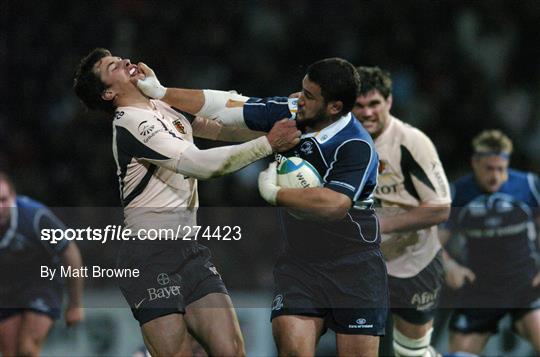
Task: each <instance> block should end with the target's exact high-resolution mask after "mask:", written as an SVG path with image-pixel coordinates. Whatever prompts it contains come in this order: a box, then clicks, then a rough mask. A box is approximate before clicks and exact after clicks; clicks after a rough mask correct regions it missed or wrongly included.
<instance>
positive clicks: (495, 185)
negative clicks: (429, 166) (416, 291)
mask: <svg viewBox="0 0 540 357" xmlns="http://www.w3.org/2000/svg"><path fill="white" fill-rule="evenodd" d="M472 146H473V155H472V159H471V166H472V171H473V173H472V174H469V175H467V176H464V177H461V178H460V179H458V180H457V181H456V182H455V184H454V185H453V188H454V190H453V192H452V193H453V203H452V206H453V209H452V214H451V218H450V220H449V221H448V223H447V225H446V228H447V229H448V230H445V231H442V232H441V233H444V234H441V237H444V238H447V237H449V236H450V232H453V233H459V234H460V235H461V236H462V237H464V238H465V256H466V258H465V264H464V265H460V264H458V263H457V262H456V261H455V260H453V259H452V258H451V257H450V256H448V255H445V270H446V274H447V283H448V285H449V286H450V287H451V288H453V289H461V294H460V299H461V303H460V308H458V309H456V310H455V311H454V313H453V315H452V318H451V320H450V330H451V335H450V351H451V352H458V351H459V352H468V353H474V354H477V355H480V354H481V353H482V351H483V349H484V347H485V345H486V343H487V342H488V339H489V338H490V336H492V335H493V334H495V333H497V330H498V326H497V325H498V323H499V321H500V320H501V319H502V318H503V317H504V316H505V315H507V314H509V315H510V316H511V318H512V324H513V329H514V330H515V331H517V333H519V334H520V335H521V336H523V337H524V338H526V339H527V340H529V341H530V343H531V344H532V345H533V347H534V349H535V350H536V353H537V354H540V272H539V271H538V270H537V268H536V267H535V261H534V258H533V256H534V255H533V253H534V252H535V251H536V249H535V248H534V247H531V246H532V245H534V244H531V243H533V242H535V241H536V242H537V243H538V241H537V239H538V237H537V234H536V231H535V226H534V221H535V220H536V221H538V218H539V212H538V207H539V205H540V181H539V179H538V176H536V175H534V174H532V173H530V172H522V171H518V170H514V169H510V168H509V167H508V166H509V163H510V155H511V154H512V147H513V145H512V141H511V140H510V139H509V138H508V137H507V136H506V135H505V134H503V133H502V132H501V131H499V130H486V131H483V132H482V133H480V134H479V135H478V136H476V137H475V138H474V139H473V141H472Z"/></svg>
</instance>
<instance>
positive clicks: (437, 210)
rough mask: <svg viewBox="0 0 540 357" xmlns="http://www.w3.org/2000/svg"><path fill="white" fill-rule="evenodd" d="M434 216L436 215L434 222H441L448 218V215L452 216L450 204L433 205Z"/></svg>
mask: <svg viewBox="0 0 540 357" xmlns="http://www.w3.org/2000/svg"><path fill="white" fill-rule="evenodd" d="M432 209H433V216H434V222H433V224H441V223H444V222H446V221H447V220H448V217H450V206H439V207H433V208H432Z"/></svg>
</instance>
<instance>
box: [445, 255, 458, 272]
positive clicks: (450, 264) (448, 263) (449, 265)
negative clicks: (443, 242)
mask: <svg viewBox="0 0 540 357" xmlns="http://www.w3.org/2000/svg"><path fill="white" fill-rule="evenodd" d="M458 267H460V265H459V264H458V263H457V262H456V261H455V260H454V259H452V258H447V259H445V260H444V262H443V269H444V271H445V272H450V271H452V270H454V269H456V268H458Z"/></svg>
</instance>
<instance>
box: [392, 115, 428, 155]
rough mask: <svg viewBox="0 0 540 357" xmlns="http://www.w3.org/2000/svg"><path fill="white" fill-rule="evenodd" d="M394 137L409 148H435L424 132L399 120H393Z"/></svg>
mask: <svg viewBox="0 0 540 357" xmlns="http://www.w3.org/2000/svg"><path fill="white" fill-rule="evenodd" d="M392 121H393V123H392V125H393V131H394V132H393V133H392V134H393V136H395V137H396V138H398V139H399V140H400V141H401V144H402V145H404V146H405V147H407V148H418V149H423V148H426V147H429V148H431V147H433V146H434V145H433V142H432V141H431V139H430V138H429V137H428V136H427V135H426V133H424V132H423V131H422V130H420V129H418V128H417V127H415V126H412V125H411V124H408V123H405V122H403V121H402V120H400V119H398V118H392Z"/></svg>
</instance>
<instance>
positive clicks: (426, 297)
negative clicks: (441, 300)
mask: <svg viewBox="0 0 540 357" xmlns="http://www.w3.org/2000/svg"><path fill="white" fill-rule="evenodd" d="M439 290H440V288H437V289H435V290H433V291H424V292H421V293H416V294H414V295H413V297H412V299H411V304H412V305H415V306H416V310H418V311H424V310H429V309H431V308H433V307H435V304H436V302H437V299H438V297H439Z"/></svg>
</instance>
